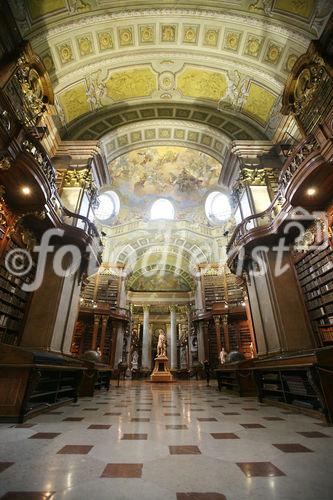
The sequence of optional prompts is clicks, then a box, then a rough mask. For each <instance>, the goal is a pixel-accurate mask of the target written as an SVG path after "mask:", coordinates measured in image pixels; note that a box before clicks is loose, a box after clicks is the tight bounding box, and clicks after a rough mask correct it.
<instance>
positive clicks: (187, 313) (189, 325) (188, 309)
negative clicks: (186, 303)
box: [186, 307, 192, 368]
mask: <svg viewBox="0 0 333 500" xmlns="http://www.w3.org/2000/svg"><path fill="white" fill-rule="evenodd" d="M186 317H187V332H188V335H187V346H188V367H189V368H191V366H192V342H191V331H192V322H191V309H190V308H189V307H188V308H187V312H186Z"/></svg>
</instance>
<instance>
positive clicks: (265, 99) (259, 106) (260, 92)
mask: <svg viewBox="0 0 333 500" xmlns="http://www.w3.org/2000/svg"><path fill="white" fill-rule="evenodd" d="M275 100H276V97H275V96H274V95H273V94H271V93H270V92H268V90H266V89H264V88H263V87H261V86H260V85H257V84H256V83H253V82H251V84H250V89H249V95H248V97H247V99H246V101H245V103H244V105H243V108H242V111H243V112H245V113H246V114H248V115H250V116H251V117H253V118H255V119H256V120H257V121H258V122H259V123H261V124H262V125H264V124H265V123H266V122H267V120H268V118H269V116H270V112H271V110H272V108H273V106H274V103H275Z"/></svg>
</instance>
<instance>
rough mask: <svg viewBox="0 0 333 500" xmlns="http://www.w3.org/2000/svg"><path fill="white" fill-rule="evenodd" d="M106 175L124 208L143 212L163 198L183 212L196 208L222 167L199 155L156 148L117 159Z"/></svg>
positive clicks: (134, 152) (197, 152)
mask: <svg viewBox="0 0 333 500" xmlns="http://www.w3.org/2000/svg"><path fill="white" fill-rule="evenodd" d="M109 171H110V176H111V179H112V186H113V188H114V189H115V190H116V191H117V192H118V193H119V194H120V196H121V200H122V202H123V203H124V204H125V205H127V206H131V207H133V208H140V209H142V208H143V207H146V206H147V205H148V206H149V205H150V204H151V203H152V202H153V201H154V200H155V199H156V198H158V197H165V198H168V199H170V200H171V201H173V202H175V203H176V208H178V209H179V210H186V209H192V208H194V207H197V206H198V203H201V200H202V198H203V197H204V195H205V193H206V192H207V190H208V189H210V188H212V187H214V186H216V185H217V184H218V179H219V176H220V172H221V164H220V163H219V162H218V161H217V160H215V159H214V158H212V157H210V156H208V155H207V154H205V153H203V152H201V151H196V150H193V149H189V148H183V147H171V146H156V147H150V148H142V149H138V150H135V151H131V152H129V153H127V154H125V155H122V156H120V157H119V158H117V159H115V160H114V161H112V162H111V163H110V165H109Z"/></svg>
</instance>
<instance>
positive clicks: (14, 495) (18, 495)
mask: <svg viewBox="0 0 333 500" xmlns="http://www.w3.org/2000/svg"><path fill="white" fill-rule="evenodd" d="M53 494H54V492H52V491H47V492H43V491H8V493H6V494H5V495H4V496H3V497H1V500H47V499H48V498H50V497H51V496H52V495H53Z"/></svg>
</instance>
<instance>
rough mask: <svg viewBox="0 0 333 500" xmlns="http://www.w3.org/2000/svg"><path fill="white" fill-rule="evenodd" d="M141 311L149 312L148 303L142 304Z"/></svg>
mask: <svg viewBox="0 0 333 500" xmlns="http://www.w3.org/2000/svg"><path fill="white" fill-rule="evenodd" d="M142 309H143V312H149V309H150V305H144V306H142Z"/></svg>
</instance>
